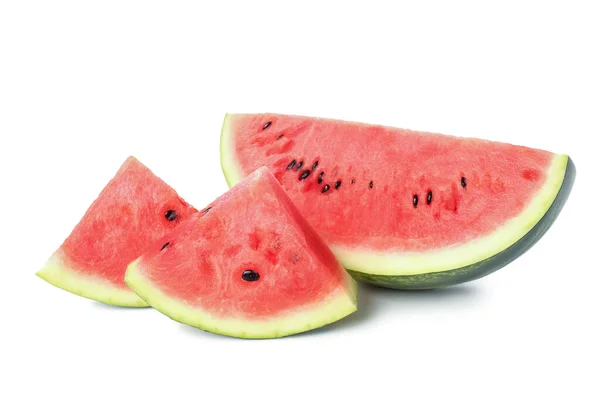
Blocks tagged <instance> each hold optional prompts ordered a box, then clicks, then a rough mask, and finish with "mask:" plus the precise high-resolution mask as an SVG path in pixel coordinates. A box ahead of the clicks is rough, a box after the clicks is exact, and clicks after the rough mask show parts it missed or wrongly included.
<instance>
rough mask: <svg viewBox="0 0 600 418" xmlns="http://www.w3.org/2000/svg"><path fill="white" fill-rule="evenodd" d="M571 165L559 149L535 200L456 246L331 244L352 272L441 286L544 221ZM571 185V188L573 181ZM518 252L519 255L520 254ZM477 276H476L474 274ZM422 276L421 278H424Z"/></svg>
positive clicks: (228, 173) (225, 138)
mask: <svg viewBox="0 0 600 418" xmlns="http://www.w3.org/2000/svg"><path fill="white" fill-rule="evenodd" d="M234 117H235V115H229V114H228V115H226V116H225V120H224V121H223V128H222V130H221V167H222V169H223V174H224V175H225V179H226V180H227V184H228V185H229V186H230V187H231V186H233V185H235V184H236V183H237V182H238V181H240V180H241V179H242V178H243V171H242V170H241V168H240V166H239V163H238V162H237V160H236V151H235V143H234V138H233V135H232V134H231V126H230V123H231V120H232V118H234ZM567 166H573V165H572V161H571V160H570V159H569V157H568V156H567V155H559V154H556V155H554V158H553V159H552V162H551V164H550V166H549V168H548V171H547V176H546V182H545V183H544V185H543V186H542V187H541V188H540V190H539V191H538V193H537V194H536V195H535V196H534V197H533V198H532V199H531V201H530V202H529V204H528V205H527V206H526V207H525V208H524V209H523V211H522V212H521V213H520V214H519V215H518V216H516V217H514V218H512V219H510V220H509V221H507V222H505V223H504V224H503V225H499V226H498V228H496V229H495V230H494V231H493V232H491V233H490V234H488V235H486V236H484V237H480V238H477V239H474V240H471V241H469V242H466V243H464V244H460V245H455V246H453V247H450V248H442V249H435V250H431V251H423V252H399V251H376V250H373V249H369V248H359V247H345V246H343V245H341V244H333V245H331V250H332V251H333V253H334V254H335V255H336V257H337V258H338V259H339V260H340V262H341V263H342V264H343V265H344V267H346V269H348V270H350V271H351V272H352V274H353V277H355V278H357V279H359V280H364V281H367V282H371V283H374V284H379V283H378V282H380V280H379V279H372V280H367V278H369V277H385V276H390V278H393V277H397V278H402V280H400V281H397V280H393V282H397V283H396V284H397V286H392V285H390V284H389V283H388V284H383V285H388V286H390V287H400V288H414V286H412V285H406V283H408V282H410V276H422V275H430V276H429V278H430V280H428V282H430V283H429V285H428V287H437V286H435V285H434V284H435V282H436V281H438V280H441V277H442V275H443V274H444V273H446V272H454V273H453V275H454V276H456V274H455V273H456V271H457V270H459V269H463V268H464V269H465V270H464V272H463V273H467V272H468V271H471V272H472V273H473V272H474V270H473V269H469V267H470V266H473V265H474V264H477V263H480V262H482V261H484V260H487V259H489V258H491V257H493V256H494V255H496V254H499V253H502V252H503V251H505V250H507V249H508V248H510V247H511V246H512V245H514V244H515V243H517V242H518V241H519V240H521V239H522V238H523V237H524V236H525V235H526V234H528V232H530V231H531V230H532V229H533V228H534V227H535V226H536V225H537V224H538V223H539V222H540V221H541V219H542V218H543V217H544V216H545V214H546V213H547V212H548V211H549V209H550V207H551V206H552V204H553V202H554V201H555V200H556V198H557V195H558V193H559V191H560V190H561V187H562V186H563V183H564V181H565V174H566V172H567ZM573 172H574V166H573ZM568 190H570V185H569V187H568ZM566 196H568V193H567V194H566ZM566 196H565V200H566ZM562 203H564V202H562ZM560 207H562V204H561V205H560ZM559 210H560V209H559ZM557 214H558V213H556V215H557ZM548 226H549V225H548ZM546 229H547V228H546ZM544 231H545V230H544ZM517 256H518V255H515V256H514V258H516V257H517ZM514 258H513V259H514ZM440 274H442V275H440ZM460 276H461V277H462V278H463V279H461V281H465V280H464V279H465V276H464V274H461V275H460ZM477 277H481V276H477ZM477 277H471V278H469V279H468V280H472V279H473V278H477ZM421 278H422V277H421ZM455 278H456V277H455ZM418 281H419V282H420V279H419V280H418ZM392 284H393V283H392ZM419 286H420V285H419ZM419 288H420V287H419Z"/></svg>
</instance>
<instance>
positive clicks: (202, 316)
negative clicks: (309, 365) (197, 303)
mask: <svg viewBox="0 0 600 418" xmlns="http://www.w3.org/2000/svg"><path fill="white" fill-rule="evenodd" d="M138 263H139V259H138V260H136V261H134V262H133V263H131V264H130V265H129V267H128V268H127V272H126V273H125V282H126V283H127V285H128V286H129V287H130V288H131V289H132V290H133V291H134V292H136V293H137V294H138V295H139V296H140V297H141V298H142V299H144V300H145V301H146V303H148V304H149V305H150V306H152V307H153V308H154V309H156V310H157V311H159V312H161V313H163V314H164V315H166V316H168V317H169V318H171V319H172V320H174V321H177V322H181V323H182V324H186V325H190V326H192V327H195V328H200V329H202V330H204V331H208V332H212V333H215V334H221V335H226V336H230V337H237V338H245V339H265V338H279V337H285V336H288V335H292V334H298V333H301V332H305V331H309V330H312V329H316V328H320V327H322V326H325V325H328V324H331V323H333V322H336V321H338V320H340V319H342V318H344V317H346V316H348V315H350V314H351V313H353V312H355V311H356V309H357V285H356V282H355V281H354V280H353V279H352V278H351V277H350V275H348V274H346V276H347V280H348V286H347V287H346V288H345V289H341V288H340V289H338V290H337V292H336V294H334V295H332V296H331V297H329V298H328V299H327V300H325V301H319V302H315V303H314V304H313V305H311V306H308V307H304V308H303V309H297V310H295V311H292V312H288V313H286V314H284V315H279V316H277V317H274V318H270V319H256V320H252V319H249V318H218V317H215V316H214V315H211V314H210V313H209V312H207V311H205V310H202V309H200V308H198V307H192V306H190V305H188V304H186V303H184V302H181V301H179V300H176V299H174V298H172V297H169V296H168V295H166V294H165V293H164V292H163V291H161V290H160V289H159V288H158V287H157V286H156V285H154V284H153V283H152V282H151V281H150V280H148V279H146V277H145V276H144V274H143V272H142V271H141V269H140V268H139V265H138Z"/></svg>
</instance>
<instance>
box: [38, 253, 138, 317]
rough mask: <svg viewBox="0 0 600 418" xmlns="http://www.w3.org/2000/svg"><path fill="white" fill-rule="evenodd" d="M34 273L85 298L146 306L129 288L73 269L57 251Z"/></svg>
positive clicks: (116, 304) (132, 306)
mask: <svg viewBox="0 0 600 418" xmlns="http://www.w3.org/2000/svg"><path fill="white" fill-rule="evenodd" d="M36 275H37V276H38V277H40V278H42V279H44V280H45V281H47V282H48V283H50V284H51V285H53V286H56V287H58V288H60V289H63V290H66V291H67V292H71V293H73V294H75V295H78V296H82V297H84V298H87V299H92V300H95V301H98V302H103V303H106V304H109V305H114V306H123V307H130V308H145V307H147V306H148V304H147V303H146V302H144V301H143V300H142V299H141V298H140V297H139V296H138V295H136V294H135V293H134V292H133V291H132V290H130V289H127V288H120V287H117V286H115V285H113V284H111V283H109V282H107V281H106V280H104V279H102V278H100V277H93V276H90V275H87V274H82V273H80V272H77V271H76V270H73V269H72V268H70V267H68V266H67V265H66V264H65V263H64V262H63V259H62V257H61V255H60V254H59V253H58V252H57V253H55V254H54V255H53V256H52V257H50V259H49V260H48V261H47V262H46V264H44V266H43V267H42V268H41V269H40V270H39V271H38V272H37V273H36Z"/></svg>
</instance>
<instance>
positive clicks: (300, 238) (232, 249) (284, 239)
mask: <svg viewBox="0 0 600 418" xmlns="http://www.w3.org/2000/svg"><path fill="white" fill-rule="evenodd" d="M125 281H126V282H127V284H128V285H129V286H130V287H131V288H132V289H133V290H134V291H135V292H136V293H137V294H138V295H140V297H141V298H142V299H144V300H145V301H146V302H147V303H148V304H150V305H151V306H152V307H154V308H155V309H157V310H159V311H160V312H162V313H164V314H166V315H167V316H169V317H171V318H172V319H174V320H176V321H179V322H182V323H185V324H188V325H192V326H195V327H198V328H201V329H204V330H207V331H211V332H214V333H218V334H224V335H229V336H235V337H242V338H273V337H281V336H285V335H289V334H295V333H299V332H303V331H307V330H310V329H314V328H318V327H321V326H323V325H326V324H329V323H332V322H334V321H337V320H338V319H341V318H343V317H345V316H347V315H349V314H350V313H352V312H354V311H355V310H356V283H355V282H354V280H353V279H352V278H351V277H350V276H349V274H348V273H347V272H346V271H345V270H344V268H343V267H342V266H341V265H340V263H339V262H338V261H337V260H336V258H335V256H334V255H333V253H332V252H331V250H330V249H329V248H328V247H327V245H326V244H325V243H324V242H323V240H322V239H321V238H320V237H319V235H318V234H317V233H316V232H315V231H314V229H313V228H312V227H311V226H310V225H309V224H308V223H307V222H306V220H305V219H304V218H303V217H302V216H301V215H300V213H299V212H298V210H297V208H296V207H295V206H294V204H293V203H292V202H291V200H290V199H289V197H288V196H287V195H286V193H285V192H284V191H283V189H282V188H281V186H280V185H279V184H278V182H277V180H276V179H275V178H274V177H273V176H272V175H271V174H270V172H269V170H268V169H266V168H262V169H258V170H257V171H256V172H254V173H252V174H251V175H249V176H248V177H247V178H246V179H245V180H244V181H242V182H241V183H240V184H239V185H238V186H236V187H234V188H233V189H231V190H230V191H229V192H227V193H226V194H224V195H223V196H221V197H220V198H218V199H217V200H216V201H214V202H213V203H211V204H210V205H209V207H207V208H206V209H205V210H204V211H201V212H200V213H198V214H197V215H195V216H194V217H193V218H192V219H191V220H189V221H186V222H184V223H182V224H181V225H180V226H179V227H178V228H177V229H175V230H174V231H173V232H172V233H170V234H167V235H166V236H165V237H163V238H161V239H160V240H158V241H157V242H156V243H155V244H154V245H153V246H152V247H151V248H150V249H149V250H148V251H147V252H145V253H144V254H143V255H142V256H141V257H140V258H139V259H137V260H136V261H135V262H134V263H132V264H131V265H130V266H129V268H128V270H127V274H126V278H125Z"/></svg>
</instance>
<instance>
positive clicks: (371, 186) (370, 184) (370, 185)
mask: <svg viewBox="0 0 600 418" xmlns="http://www.w3.org/2000/svg"><path fill="white" fill-rule="evenodd" d="M372 188H373V181H372V180H371V182H370V183H369V189H372Z"/></svg>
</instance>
